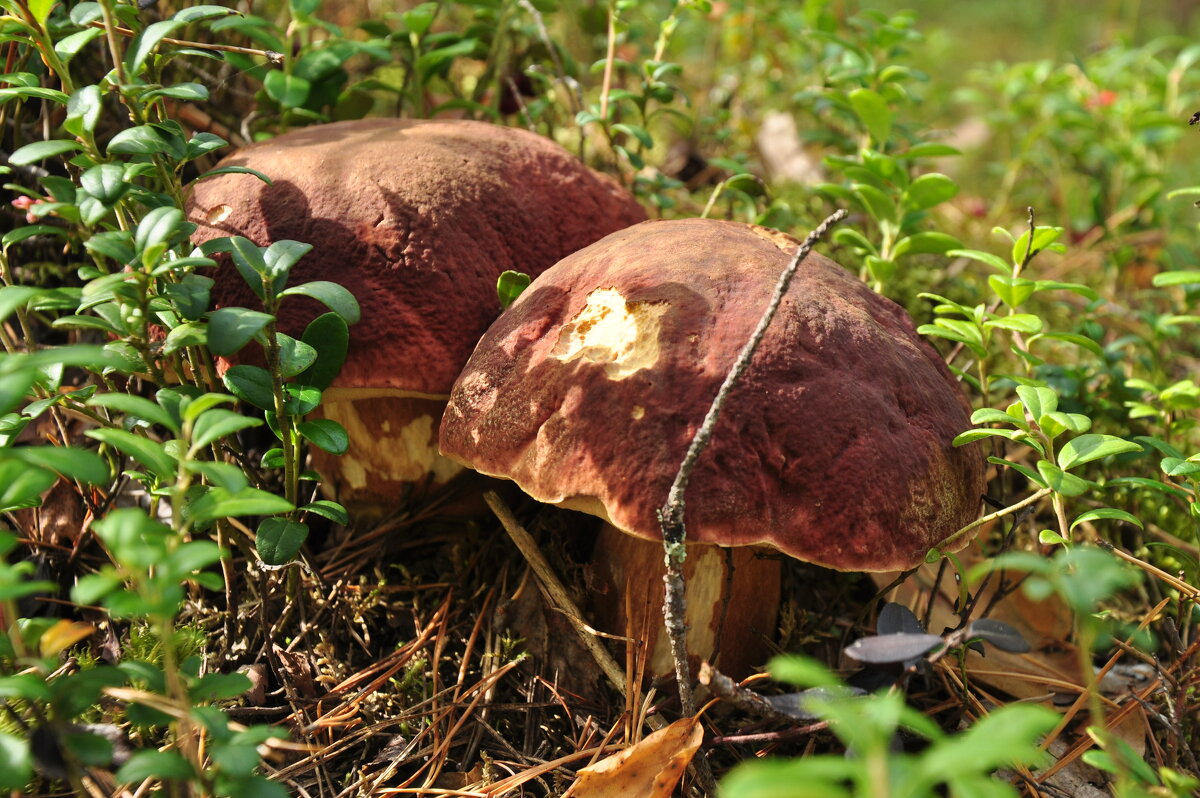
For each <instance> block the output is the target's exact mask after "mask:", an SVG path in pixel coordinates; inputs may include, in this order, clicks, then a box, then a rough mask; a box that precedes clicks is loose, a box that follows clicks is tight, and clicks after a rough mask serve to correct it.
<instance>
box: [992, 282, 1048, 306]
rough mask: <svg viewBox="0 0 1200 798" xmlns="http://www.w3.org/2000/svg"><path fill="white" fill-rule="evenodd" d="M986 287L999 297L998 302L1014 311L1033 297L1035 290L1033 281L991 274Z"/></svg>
mask: <svg viewBox="0 0 1200 798" xmlns="http://www.w3.org/2000/svg"><path fill="white" fill-rule="evenodd" d="M988 285H990V286H991V287H992V290H993V291H995V292H996V296H998V297H1000V301H1002V302H1003V303H1004V304H1006V305H1008V306H1009V307H1010V308H1012V309H1013V310H1016V309H1017V308H1018V307H1020V306H1021V305H1022V304H1024V303H1025V300H1027V299H1029V297H1031V296H1033V292H1034V291H1035V290H1036V288H1035V286H1036V283H1034V281H1033V280H1026V279H1025V278H1024V277H1010V276H1009V275H1007V274H993V275H990V276H989V277H988Z"/></svg>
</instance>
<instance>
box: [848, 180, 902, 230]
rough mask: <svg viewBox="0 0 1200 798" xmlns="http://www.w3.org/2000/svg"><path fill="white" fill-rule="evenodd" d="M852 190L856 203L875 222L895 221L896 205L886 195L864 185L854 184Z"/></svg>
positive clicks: (873, 187)
mask: <svg viewBox="0 0 1200 798" xmlns="http://www.w3.org/2000/svg"><path fill="white" fill-rule="evenodd" d="M853 190H854V194H855V197H856V198H857V200H858V202H859V203H860V204H861V205H862V206H863V210H865V211H866V212H867V213H869V214H871V216H872V218H874V219H875V221H877V222H895V221H896V205H895V204H894V203H893V202H892V199H891V197H889V196H888V195H887V194H884V193H883V192H882V191H880V190H879V189H877V188H875V186H871V185H867V184H866V183H855V184H854V186H853Z"/></svg>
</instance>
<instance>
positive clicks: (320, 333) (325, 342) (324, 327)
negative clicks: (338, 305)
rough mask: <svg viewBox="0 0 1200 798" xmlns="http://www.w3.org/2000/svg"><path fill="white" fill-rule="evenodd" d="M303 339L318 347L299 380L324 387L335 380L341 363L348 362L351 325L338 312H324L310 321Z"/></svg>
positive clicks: (321, 388) (321, 389)
mask: <svg viewBox="0 0 1200 798" xmlns="http://www.w3.org/2000/svg"><path fill="white" fill-rule="evenodd" d="M301 340H303V341H304V343H306V344H308V345H309V346H311V347H312V348H313V349H315V350H316V351H317V359H316V361H315V362H314V363H313V364H312V365H311V366H309V367H308V368H307V369H306V370H305V371H303V372H301V373H300V374H298V375H297V376H296V380H297V382H299V383H301V384H303V385H311V386H313V387H314V388H316V389H317V390H320V391H323V390H325V389H326V388H328V387H329V386H330V385H331V384H332V383H333V380H334V378H336V377H337V375H338V372H339V371H341V369H342V364H343V363H345V362H346V353H347V352H348V351H349V350H350V328H349V327H347V326H346V320H345V319H343V318H342V317H341V316H339V315H338V314H336V313H322V314H321V315H320V316H317V318H315V319H313V320H312V321H311V322H309V325H308V326H307V327H306V328H305V329H304V336H303V337H302V339H301Z"/></svg>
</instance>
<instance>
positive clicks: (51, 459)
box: [0, 446, 110, 485]
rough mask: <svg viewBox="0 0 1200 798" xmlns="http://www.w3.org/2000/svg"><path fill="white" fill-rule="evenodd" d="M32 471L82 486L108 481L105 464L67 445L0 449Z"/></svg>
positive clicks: (90, 452) (2, 452) (89, 454)
mask: <svg viewBox="0 0 1200 798" xmlns="http://www.w3.org/2000/svg"><path fill="white" fill-rule="evenodd" d="M0 456H3V457H14V458H16V459H18V460H20V461H21V462H23V463H26V464H27V465H31V466H34V467H35V468H44V469H46V470H47V471H55V472H57V473H59V474H61V475H62V476H64V477H67V478H68V479H74V480H77V481H79V482H82V483H83V484H85V485H104V484H106V483H107V482H108V480H109V476H110V475H109V473H108V463H106V462H105V461H104V458H102V457H100V455H98V454H96V453H95V452H92V451H89V450H87V449H76V448H73V447H70V446H15V447H12V448H9V449H3V450H0Z"/></svg>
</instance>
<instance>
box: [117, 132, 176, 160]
mask: <svg viewBox="0 0 1200 798" xmlns="http://www.w3.org/2000/svg"><path fill="white" fill-rule="evenodd" d="M170 148H171V144H170V142H168V141H167V139H166V138H165V137H164V136H163V134H162V133H160V132H159V131H158V130H157V129H156V128H154V127H151V126H150V125H139V126H137V127H129V128H125V129H124V130H122V131H120V132H119V133H117V134H116V135H115V136H113V137H112V140H110V141H109V142H108V154H109V155H110V156H111V155H153V154H155V153H159V152H166V151H167V150H169V149H170Z"/></svg>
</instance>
